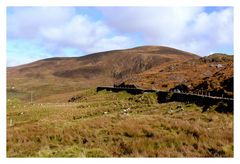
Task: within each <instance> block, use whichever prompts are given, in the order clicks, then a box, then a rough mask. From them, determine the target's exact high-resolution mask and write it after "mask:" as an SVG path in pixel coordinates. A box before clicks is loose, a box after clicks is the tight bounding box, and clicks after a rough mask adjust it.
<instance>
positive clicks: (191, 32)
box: [100, 7, 233, 55]
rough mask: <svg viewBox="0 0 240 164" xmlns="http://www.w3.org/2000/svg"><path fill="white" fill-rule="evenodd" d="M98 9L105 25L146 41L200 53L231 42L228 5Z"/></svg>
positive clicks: (230, 12) (231, 30)
mask: <svg viewBox="0 0 240 164" xmlns="http://www.w3.org/2000/svg"><path fill="white" fill-rule="evenodd" d="M100 10H101V11H102V12H103V13H104V16H105V19H106V21H107V24H109V25H110V26H113V27H115V28H116V29H117V30H119V31H122V32H141V33H142V35H143V38H144V40H145V42H146V43H148V44H157V45H169V46H174V47H175V48H180V49H184V50H187V51H191V52H195V53H198V54H200V55H207V54H209V53H210V52H211V51H213V52H214V51H218V50H219V49H221V47H222V46H224V47H232V45H233V11H232V8H222V9H221V10H218V11H214V12H210V13H209V12H206V11H205V10H204V8H202V7H185V8H184V7H183V8H180V7H178V8H174V7H170V8H168V7H160V8H155V7H144V8H143V7H135V8H122V7H116V8H108V7H106V8H100ZM114 13H121V14H119V15H117V16H116V14H114Z"/></svg>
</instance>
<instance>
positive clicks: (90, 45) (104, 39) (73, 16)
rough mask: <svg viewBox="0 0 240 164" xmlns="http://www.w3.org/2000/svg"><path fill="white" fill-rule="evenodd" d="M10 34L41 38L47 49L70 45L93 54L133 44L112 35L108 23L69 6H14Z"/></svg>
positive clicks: (123, 37) (64, 47) (10, 18)
mask: <svg viewBox="0 0 240 164" xmlns="http://www.w3.org/2000/svg"><path fill="white" fill-rule="evenodd" d="M8 37H9V39H16V38H21V39H32V40H36V39H37V40H38V41H39V42H40V43H41V44H42V46H44V47H45V48H46V49H47V50H49V51H51V52H57V53H61V52H64V49H66V48H74V49H76V48H77V49H79V50H81V51H83V52H84V53H92V52H96V51H104V50H112V49H116V48H118V49H119V48H127V47H130V46H131V40H130V38H128V37H126V36H122V35H117V34H116V35H113V36H112V29H111V28H110V27H109V26H107V25H106V24H104V22H102V21H100V20H99V21H93V20H91V18H89V17H88V16H87V15H79V14H77V13H76V11H75V10H74V8H66V7H64V8H60V7H59V8H57V7H56V8H14V9H13V10H12V11H11V13H10V14H9V16H8ZM126 43H127V44H126ZM57 55H58V54H57Z"/></svg>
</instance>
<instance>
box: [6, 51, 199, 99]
mask: <svg viewBox="0 0 240 164" xmlns="http://www.w3.org/2000/svg"><path fill="white" fill-rule="evenodd" d="M198 58H199V57H198V56H197V55H195V54H192V53H188V52H185V51H181V50H177V49H174V48H169V47H163V46H143V47H136V48H132V49H126V50H115V51H107V52H100V53H94V54H90V55H86V56H83V57H71V58H50V59H44V60H40V61H36V62H33V63H30V64H26V65H21V66H17V67H11V68H8V69H7V76H8V77H7V80H8V88H12V87H14V88H15V90H18V91H22V92H25V93H26V92H32V91H33V92H35V96H37V97H39V96H44V95H45V96H46V95H51V94H60V93H66V92H73V91H76V90H79V89H81V88H87V87H95V86H97V85H112V84H113V83H114V82H117V81H124V80H125V79H129V78H131V77H132V76H133V75H136V74H138V73H142V72H145V71H148V70H150V69H152V68H155V67H157V66H160V65H162V66H165V65H169V64H173V63H176V62H179V61H187V60H190V59H198Z"/></svg>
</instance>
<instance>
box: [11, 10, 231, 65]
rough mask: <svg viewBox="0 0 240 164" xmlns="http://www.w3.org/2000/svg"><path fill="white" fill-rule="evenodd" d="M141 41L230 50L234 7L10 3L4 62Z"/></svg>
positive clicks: (196, 50)
mask: <svg viewBox="0 0 240 164" xmlns="http://www.w3.org/2000/svg"><path fill="white" fill-rule="evenodd" d="M142 45H164V46H170V47H174V48H178V49H182V50H185V51H189V52H193V53H196V54H198V55H200V56H205V55H209V54H211V53H214V52H222V53H228V54H233V8H232V7H8V9H7V65H8V66H16V65H20V64H25V63H29V62H32V61H35V60H39V59H43V58H50V57H56V56H59V57H60V56H82V55H86V54H89V53H94V52H99V51H107V50H113V49H124V48H131V47H136V46H142Z"/></svg>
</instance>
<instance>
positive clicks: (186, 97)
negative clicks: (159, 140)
mask: <svg viewBox="0 0 240 164" xmlns="http://www.w3.org/2000/svg"><path fill="white" fill-rule="evenodd" d="M101 90H107V91H112V92H120V91H127V92H128V93H130V94H134V95H135V94H143V93H146V92H156V94H157V99H158V102H159V103H166V102H171V101H178V102H185V103H195V104H196V105H198V106H203V108H204V109H207V108H209V107H210V106H212V105H219V104H220V106H221V104H222V106H221V109H219V110H221V111H219V112H233V102H234V100H233V99H232V98H224V97H213V96H208V95H199V94H192V93H179V92H171V91H159V90H145V89H139V88H124V87H117V86H114V87H112V86H105V87H104V86H103V87H97V92H98V91H101Z"/></svg>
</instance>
